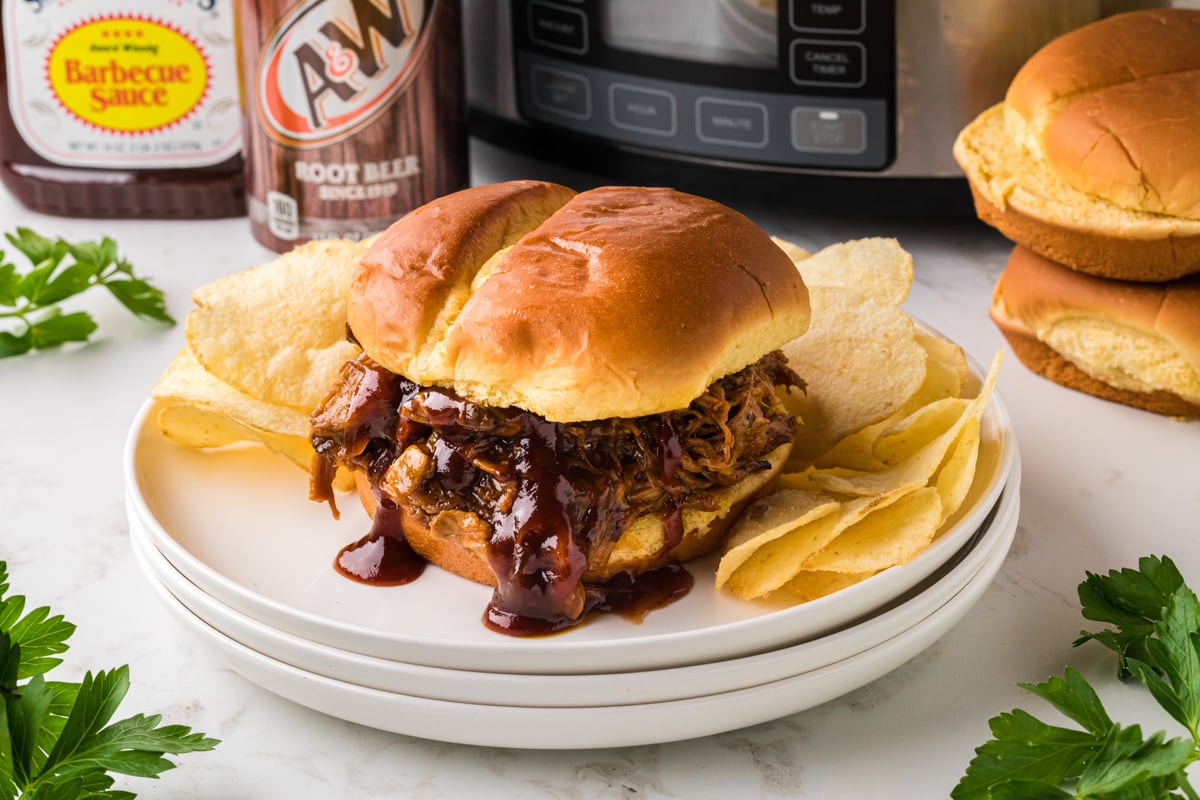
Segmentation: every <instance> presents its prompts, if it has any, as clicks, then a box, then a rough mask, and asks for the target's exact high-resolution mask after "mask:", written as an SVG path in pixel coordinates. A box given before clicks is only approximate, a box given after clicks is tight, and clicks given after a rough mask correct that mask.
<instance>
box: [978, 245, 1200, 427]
mask: <svg viewBox="0 0 1200 800" xmlns="http://www.w3.org/2000/svg"><path fill="white" fill-rule="evenodd" d="M989 316H991V318H992V321H993V322H994V323H995V324H996V327H997V328H999V330H1000V332H1001V333H1002V334H1003V335H1004V338H1005V339H1006V340H1007V341H1008V343H1009V346H1010V347H1011V348H1012V351H1013V353H1014V354H1015V355H1016V356H1017V358H1018V359H1019V360H1020V361H1021V363H1022V364H1024V365H1025V366H1026V367H1028V368H1029V369H1030V370H1031V371H1033V372H1035V373H1037V374H1039V375H1042V376H1043V377H1045V378H1048V379H1049V380H1052V381H1054V382H1055V383H1058V384H1061V385H1063V386H1066V387H1068V388H1071V389H1075V390H1077V391H1081V392H1085V393H1087V394H1090V395H1093V396H1095V397H1100V398H1102V399H1105V400H1110V401H1113V402H1116V403H1122V404H1124V405H1127V406H1133V407H1135V408H1140V409H1144V410H1146V411H1152V412H1154V413H1156V414H1164V415H1167V416H1175V417H1197V416H1200V280H1198V279H1197V278H1188V279H1184V280H1181V281H1171V282H1166V283H1156V284H1143V283H1130V282H1125V281H1114V280H1107V279H1104V278H1097V277H1094V276H1089V275H1083V274H1080V273H1078V272H1076V271H1074V270H1071V269H1068V268H1067V267H1064V266H1062V265H1060V264H1056V263H1054V262H1053V261H1050V260H1049V259H1046V258H1043V257H1042V256H1040V255H1038V254H1036V253H1033V252H1031V251H1029V250H1027V249H1025V248H1023V247H1019V246H1018V247H1017V248H1015V249H1014V250H1013V253H1012V256H1011V257H1010V258H1009V261H1008V266H1007V268H1006V269H1005V271H1004V274H1002V275H1001V276H1000V280H999V281H998V282H997V284H996V290H995V293H994V295H993V298H992V305H991V308H990V309H989Z"/></svg>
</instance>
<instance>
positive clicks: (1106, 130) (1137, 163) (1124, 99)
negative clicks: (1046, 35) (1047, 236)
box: [1005, 9, 1200, 220]
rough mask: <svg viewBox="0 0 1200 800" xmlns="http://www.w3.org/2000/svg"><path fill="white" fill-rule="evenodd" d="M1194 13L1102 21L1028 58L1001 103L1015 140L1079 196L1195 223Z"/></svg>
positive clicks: (1199, 47)
mask: <svg viewBox="0 0 1200 800" xmlns="http://www.w3.org/2000/svg"><path fill="white" fill-rule="evenodd" d="M1198 98H1200V11H1189V10H1186V9H1154V10H1147V11H1136V12H1131V13H1128V14H1119V15H1117V16H1113V17H1107V18H1105V19H1102V20H1100V21H1098V22H1094V23H1092V24H1091V25H1086V26H1084V27H1082V28H1079V29H1078V30H1075V31H1072V32H1071V33H1068V34H1065V35H1063V36H1061V37H1059V38H1058V39H1055V40H1054V41H1052V42H1050V43H1049V44H1047V45H1046V46H1045V47H1043V48H1042V49H1041V50H1039V51H1038V52H1037V53H1035V54H1034V55H1033V57H1032V58H1030V59H1029V60H1028V61H1027V62H1026V63H1025V65H1024V66H1023V67H1022V68H1021V70H1020V71H1019V72H1018V73H1017V75H1016V77H1014V78H1013V81H1012V84H1011V85H1010V86H1009V89H1008V94H1007V95H1006V96H1005V110H1006V113H1005V124H1006V127H1007V128H1008V130H1009V133H1010V135H1011V136H1012V137H1013V139H1014V140H1015V141H1016V142H1018V143H1020V144H1022V145H1023V146H1024V147H1025V149H1026V150H1027V151H1028V152H1029V153H1030V154H1031V155H1032V156H1033V157H1035V158H1037V157H1043V158H1045V160H1046V162H1047V163H1048V164H1049V165H1050V167H1051V169H1053V170H1054V171H1055V172H1056V173H1057V174H1058V175H1059V177H1061V178H1062V179H1063V180H1065V181H1066V182H1067V183H1069V184H1070V185H1071V186H1074V187H1075V188H1076V189H1079V190H1080V191H1082V192H1087V193H1089V194H1094V195H1096V196H1098V197H1102V198H1104V199H1106V200H1109V201H1110V202H1112V203H1114V204H1116V205H1118V206H1121V207H1123V208H1128V209H1135V210H1140V211H1151V212H1154V213H1158V214H1167V215H1170V216H1175V217H1184V218H1186V219H1197V220H1200V135H1197V131H1198V130H1200V102H1197V99H1198Z"/></svg>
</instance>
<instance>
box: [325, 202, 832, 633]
mask: <svg viewBox="0 0 1200 800" xmlns="http://www.w3.org/2000/svg"><path fill="white" fill-rule="evenodd" d="M808 320H809V304H808V291H807V289H806V287H805V285H804V282H803V280H802V279H801V277H800V275H799V273H798V272H797V270H796V268H795V266H794V264H793V263H792V261H791V259H789V258H788V256H787V255H785V254H784V253H783V252H782V251H781V250H780V249H779V248H778V247H777V246H776V245H775V244H774V243H773V242H772V241H771V239H770V238H769V237H768V236H767V234H766V233H765V232H763V231H762V230H761V229H760V228H758V227H757V226H756V225H755V224H754V223H752V222H751V221H750V220H749V219H747V218H746V217H744V216H742V215H741V214H739V213H737V212H735V211H733V210H731V209H729V208H726V207H725V206H722V205H720V204H718V203H715V202H712V201H710V200H706V199H703V198H700V197H695V196H692V195H687V194H681V193H679V192H675V191H672V190H668V189H652V188H632V187H605V188H600V189H595V190H592V191H588V192H583V193H581V194H575V193H574V192H573V191H571V190H570V189H567V188H565V187H562V186H558V185H555V184H551V183H543V182H537V181H514V182H509V183H500V184H492V185H486V186H480V187H476V188H472V189H467V190H465V191H462V192H458V193H455V194H452V195H448V196H446V197H443V198H440V199H438V200H436V201H434V202H432V203H430V204H428V205H426V206H423V207H421V208H419V209H417V210H415V211H413V212H412V213H410V214H408V215H407V216H405V217H404V218H403V219H401V220H399V221H398V222H396V223H395V224H394V225H393V226H392V227H391V228H389V229H388V230H387V231H385V232H384V233H383V234H381V235H380V236H379V238H378V239H377V241H376V242H375V243H374V245H373V246H372V247H371V248H370V250H369V251H368V252H367V253H366V255H365V256H364V258H363V259H362V261H361V263H360V265H359V266H358V268H357V271H356V274H355V276H354V279H353V283H352V288H351V295H350V302H349V309H348V327H349V330H350V336H351V338H352V339H353V340H355V341H357V342H358V343H359V345H360V346H361V347H362V354H361V355H360V356H359V357H358V358H356V359H355V360H352V361H350V362H347V363H346V364H345V365H344V366H343V368H342V370H341V373H340V377H339V380H338V382H337V383H336V385H335V386H334V387H333V388H332V390H331V391H330V393H329V395H328V396H327V397H326V398H325V400H324V401H323V402H322V404H321V405H320V406H319V407H318V408H317V409H316V410H315V411H314V412H313V415H312V420H311V421H312V442H313V446H314V448H315V450H316V453H317V455H316V457H315V459H314V462H313V472H312V494H313V498H314V499H317V500H327V501H329V502H331V503H332V502H333V492H332V490H331V479H332V476H333V474H334V471H335V469H336V468H337V467H338V466H345V467H348V468H350V469H351V470H352V471H354V473H355V475H356V477H357V478H358V485H359V496H360V498H361V499H362V501H363V503H364V505H365V506H366V508H367V509H368V511H370V512H371V513H372V514H373V515H374V520H375V525H374V526H373V529H372V533H371V535H370V537H372V538H375V537H381V536H383V537H389V536H390V537H393V538H398V537H400V536H403V537H404V538H405V539H406V540H407V542H408V544H409V545H410V546H411V547H412V549H413V550H415V551H416V553H418V554H419V555H420V556H422V557H423V558H425V559H427V560H428V561H430V562H432V563H434V564H437V565H439V566H441V567H443V568H445V569H447V570H450V571H452V572H454V573H457V574H459V575H462V576H464V577H467V578H470V579H471V580H474V581H477V582H480V583H486V584H491V585H492V586H494V587H495V591H494V593H493V597H492V601H491V603H490V604H489V607H488V609H487V611H486V613H485V616H484V619H485V622H486V623H487V624H488V625H489V627H492V628H494V629H498V630H501V631H505V632H509V633H517V634H522V633H544V632H550V631H554V630H558V629H560V628H563V627H567V626H569V625H572V624H575V623H577V622H578V621H579V620H580V619H581V618H582V617H583V616H584V615H585V614H587V613H588V612H589V611H591V610H593V609H595V608H604V607H606V605H611V604H612V603H613V602H614V601H613V597H612V595H613V594H614V593H615V592H617V591H618V588H617V587H624V588H623V589H621V591H628V590H629V587H631V586H634V585H636V584H637V582H638V581H639V580H642V579H645V578H647V576H651V575H661V571H662V569H665V568H666V566H665V565H671V564H677V563H678V562H681V561H685V560H687V559H690V558H694V557H696V556H699V555H702V554H704V553H707V552H710V551H711V550H713V549H715V548H716V547H717V546H718V545H719V544H720V543H721V540H722V537H723V534H724V532H725V530H726V528H727V527H728V525H729V524H730V523H731V522H732V521H733V518H734V517H735V515H736V512H737V511H738V510H739V509H740V508H741V507H742V506H743V505H744V504H746V503H747V502H748V501H749V500H750V499H751V498H753V497H754V496H755V495H756V494H759V493H761V492H762V491H763V490H764V489H765V488H766V486H767V485H768V484H769V483H770V481H771V480H772V479H773V478H774V477H775V475H776V474H777V473H778V471H779V469H780V468H781V467H782V465H783V463H784V461H785V459H786V457H787V454H788V452H789V451H790V449H791V443H792V440H793V436H794V434H795V426H796V424H797V423H796V420H795V418H794V417H793V416H791V415H790V414H789V413H788V412H787V410H786V409H785V408H784V406H783V405H782V403H781V402H780V399H779V397H778V395H777V391H780V390H783V391H786V390H788V388H789V387H795V388H797V389H802V388H803V384H802V381H801V379H800V378H799V377H798V376H796V375H795V374H794V373H793V372H792V371H791V370H790V369H789V368H788V367H787V365H786V363H785V359H784V357H783V355H782V354H781V353H780V352H779V350H778V348H779V347H780V346H781V345H782V344H784V343H785V342H788V341H790V340H792V339H793V338H795V337H796V336H799V335H800V334H802V333H803V332H804V331H805V329H806V328H807V326H808ZM364 541H366V540H364ZM678 572H683V571H682V570H678V569H677V573H678ZM686 574H687V573H686V572H683V575H685V576H686ZM690 585H691V584H690V577H689V578H688V583H687V584H686V585H685V586H682V587H680V586H678V585H676V589H673V590H672V591H673V592H676V593H679V592H685V591H686V589H687V587H690Z"/></svg>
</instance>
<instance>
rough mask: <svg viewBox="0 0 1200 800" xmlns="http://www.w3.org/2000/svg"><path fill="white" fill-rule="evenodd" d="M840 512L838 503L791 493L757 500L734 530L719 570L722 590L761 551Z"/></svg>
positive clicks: (809, 494) (808, 494)
mask: <svg viewBox="0 0 1200 800" xmlns="http://www.w3.org/2000/svg"><path fill="white" fill-rule="evenodd" d="M837 508H838V503H837V502H836V501H834V500H831V499H830V498H828V497H821V496H819V495H815V494H811V493H809V492H801V491H790V490H787V489H781V490H778V491H775V492H773V493H771V494H768V495H766V496H765V497H762V498H760V499H759V500H756V501H755V502H754V503H752V504H751V505H750V506H749V507H747V508H746V510H745V511H743V512H742V515H741V516H740V517H739V518H738V521H737V522H736V523H734V526H733V528H732V529H731V530H730V533H729V538H728V540H727V541H726V543H725V553H724V555H722V557H721V563H720V564H719V565H718V566H717V586H718V588H719V587H720V586H721V585H722V584H724V583H725V581H727V580H728V579H729V576H730V575H732V574H733V571H734V570H735V569H737V568H738V567H739V566H741V564H742V562H744V561H745V560H746V559H747V558H749V557H750V555H751V554H752V553H753V552H754V551H755V550H757V549H758V548H759V547H761V546H762V545H764V544H766V543H767V542H770V541H773V540H775V539H778V538H779V537H780V536H783V535H784V534H785V533H788V532H789V531H793V530H795V529H796V528H798V527H801V526H803V525H807V524H808V523H809V522H812V521H814V520H817V519H820V518H821V517H823V516H825V515H826V514H829V513H832V512H833V511H834V510H836V509H837Z"/></svg>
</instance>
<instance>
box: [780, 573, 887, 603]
mask: <svg viewBox="0 0 1200 800" xmlns="http://www.w3.org/2000/svg"><path fill="white" fill-rule="evenodd" d="M874 574H875V573H874V572H826V571H824V570H803V571H801V572H800V573H799V574H797V575H796V577H794V578H792V579H791V580H790V581H788V582H787V583H785V584H784V585H783V586H782V590H783V591H785V592H787V593H788V594H789V595H790V596H791V598H792V599H793V600H795V601H797V602H801V603H807V602H810V601H812V600H817V599H819V598H822V597H825V596H826V595H830V594H833V593H834V592H840V591H841V590H842V589H848V588H850V587H851V586H853V585H854V584H856V583H859V582H861V581H864V580H866V579H867V578H869V577H871V576H872V575H874Z"/></svg>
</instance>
